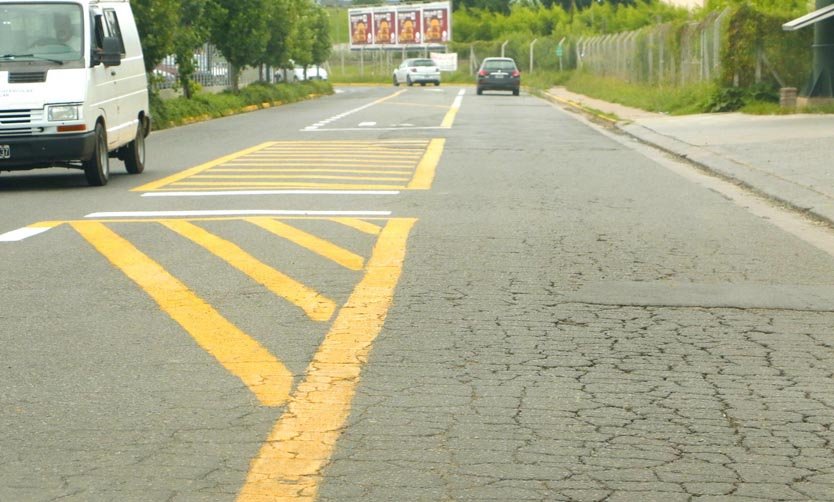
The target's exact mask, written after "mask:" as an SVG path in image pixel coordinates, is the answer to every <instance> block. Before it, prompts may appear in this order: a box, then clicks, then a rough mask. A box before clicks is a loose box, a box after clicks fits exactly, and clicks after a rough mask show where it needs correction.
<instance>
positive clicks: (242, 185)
mask: <svg viewBox="0 0 834 502" xmlns="http://www.w3.org/2000/svg"><path fill="white" fill-rule="evenodd" d="M176 186H177V187H180V186H186V187H190V188H200V187H214V188H213V190H217V187H229V188H232V189H236V190H246V189H249V188H251V189H253V190H254V189H257V188H328V189H331V190H402V189H403V188H405V185H364V184H359V183H357V184H349V183H348V184H345V183H289V182H287V183H278V182H275V183H272V182H258V181H253V182H239V183H238V182H231V181H224V182H216V183H213V182H204V183H201V182H196V181H181V182H179V183H177V184H176Z"/></svg>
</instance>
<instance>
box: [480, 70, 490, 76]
mask: <svg viewBox="0 0 834 502" xmlns="http://www.w3.org/2000/svg"><path fill="white" fill-rule="evenodd" d="M488 75H489V72H488V71H486V70H481V71H479V72H478V76H479V77H486V76H488Z"/></svg>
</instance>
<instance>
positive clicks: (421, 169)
mask: <svg viewBox="0 0 834 502" xmlns="http://www.w3.org/2000/svg"><path fill="white" fill-rule="evenodd" d="M445 145H446V140H445V139H442V138H441V139H433V140H431V143H429V147H428V148H426V153H425V155H423V159H422V160H420V164H419V165H418V166H417V170H416V171H415V173H414V178H413V179H412V180H411V183H409V184H408V188H409V189H411V190H428V189H429V188H431V184H432V182H434V173H435V171H436V170H437V164H438V163H439V162H440V156H441V155H442V154H443V147H444V146H445Z"/></svg>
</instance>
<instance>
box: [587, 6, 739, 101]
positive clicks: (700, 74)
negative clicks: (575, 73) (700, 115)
mask: <svg viewBox="0 0 834 502" xmlns="http://www.w3.org/2000/svg"><path fill="white" fill-rule="evenodd" d="M728 18H729V11H728V10H725V11H723V12H720V13H713V14H711V15H709V16H708V17H707V18H706V19H705V20H704V21H701V22H698V23H687V24H685V25H683V26H673V25H670V24H660V25H657V26H653V27H649V28H643V29H641V30H637V31H630V32H625V33H617V34H612V35H600V36H595V37H582V38H580V39H579V40H577V41H576V42H575V44H574V50H575V51H576V61H577V66H578V67H579V68H581V69H585V70H587V71H590V72H592V73H594V74H597V75H601V76H612V77H617V78H620V79H622V80H625V81H628V82H635V83H647V84H654V85H685V84H689V83H693V82H705V81H711V80H713V79H715V78H716V77H718V76H719V75H720V73H721V50H722V47H723V44H725V43H726V42H725V40H726V36H725V32H726V25H727V20H728Z"/></svg>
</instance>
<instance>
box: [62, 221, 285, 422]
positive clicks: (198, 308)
mask: <svg viewBox="0 0 834 502" xmlns="http://www.w3.org/2000/svg"><path fill="white" fill-rule="evenodd" d="M71 225H72V227H73V228H75V230H76V231H78V233H79V234H81V236H82V237H84V239H86V240H87V242H89V243H90V244H91V245H92V246H93V247H94V248H95V249H97V250H98V251H99V252H100V253H101V254H102V255H104V256H105V258H107V259H108V260H109V261H110V262H111V263H112V264H113V265H114V266H115V267H116V268H118V269H119V270H121V271H122V272H124V274H125V275H127V276H128V277H129V278H130V279H131V280H132V281H133V282H135V283H136V284H138V285H139V287H140V288H142V289H143V290H144V291H145V292H146V293H147V294H148V295H149V296H150V297H151V298H152V299H153V300H154V301H155V302H156V303H157V304H158V305H159V307H160V309H162V311H163V312H165V313H166V314H168V315H169V316H170V317H171V318H172V319H173V320H174V321H176V322H177V323H179V325H180V326H182V327H183V329H185V330H186V331H187V332H188V333H189V334H190V335H191V336H192V338H194V340H195V341H196V342H197V344H198V345H199V346H200V347H202V348H203V349H204V350H205V351H206V352H208V353H209V354H211V355H212V356H213V357H214V358H215V359H217V361H218V362H219V363H220V364H221V365H223V367H224V368H226V370H228V371H229V372H230V373H231V374H233V375H235V376H236V377H238V378H240V379H241V381H243V383H244V384H246V386H247V387H249V389H250V390H251V391H252V392H253V393H254V394H255V396H257V398H258V400H259V401H260V402H261V403H262V404H264V405H265V406H281V405H282V404H284V403H285V402H286V401H287V399H288V398H289V395H290V389H291V386H292V374H291V373H290V371H289V370H288V369H287V368H286V366H284V365H283V364H282V363H281V362H280V361H279V360H278V359H277V358H276V357H275V356H273V355H272V354H270V353H269V351H267V350H266V349H265V348H264V347H262V346H261V345H260V344H259V343H258V342H256V341H255V340H253V339H252V338H250V337H249V336H247V335H246V334H245V333H243V332H242V331H240V330H239V329H238V328H237V327H235V326H234V325H233V324H231V323H230V322H229V321H227V320H226V319H225V318H224V317H223V316H221V315H220V314H219V313H218V312H217V311H216V310H214V309H213V308H212V307H211V305H209V304H208V303H206V302H205V301H203V300H202V299H201V298H199V297H198V296H197V295H196V294H194V293H193V292H192V291H191V290H189V289H188V288H187V287H186V286H185V285H184V284H183V283H182V282H180V281H179V280H177V278H175V277H174V276H172V275H171V274H169V273H168V272H167V271H166V270H165V269H163V268H162V267H161V266H160V265H159V264H158V263H156V262H155V261H153V260H151V259H150V258H149V257H148V256H147V255H145V254H144V253H142V252H141V251H139V250H138V249H136V247H134V246H133V245H132V244H131V243H130V242H128V241H127V240H125V239H124V238H122V237H121V236H119V235H118V234H116V233H115V232H113V231H112V230H110V229H109V228H107V227H106V226H104V225H103V224H101V223H98V222H93V221H77V222H71Z"/></svg>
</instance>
